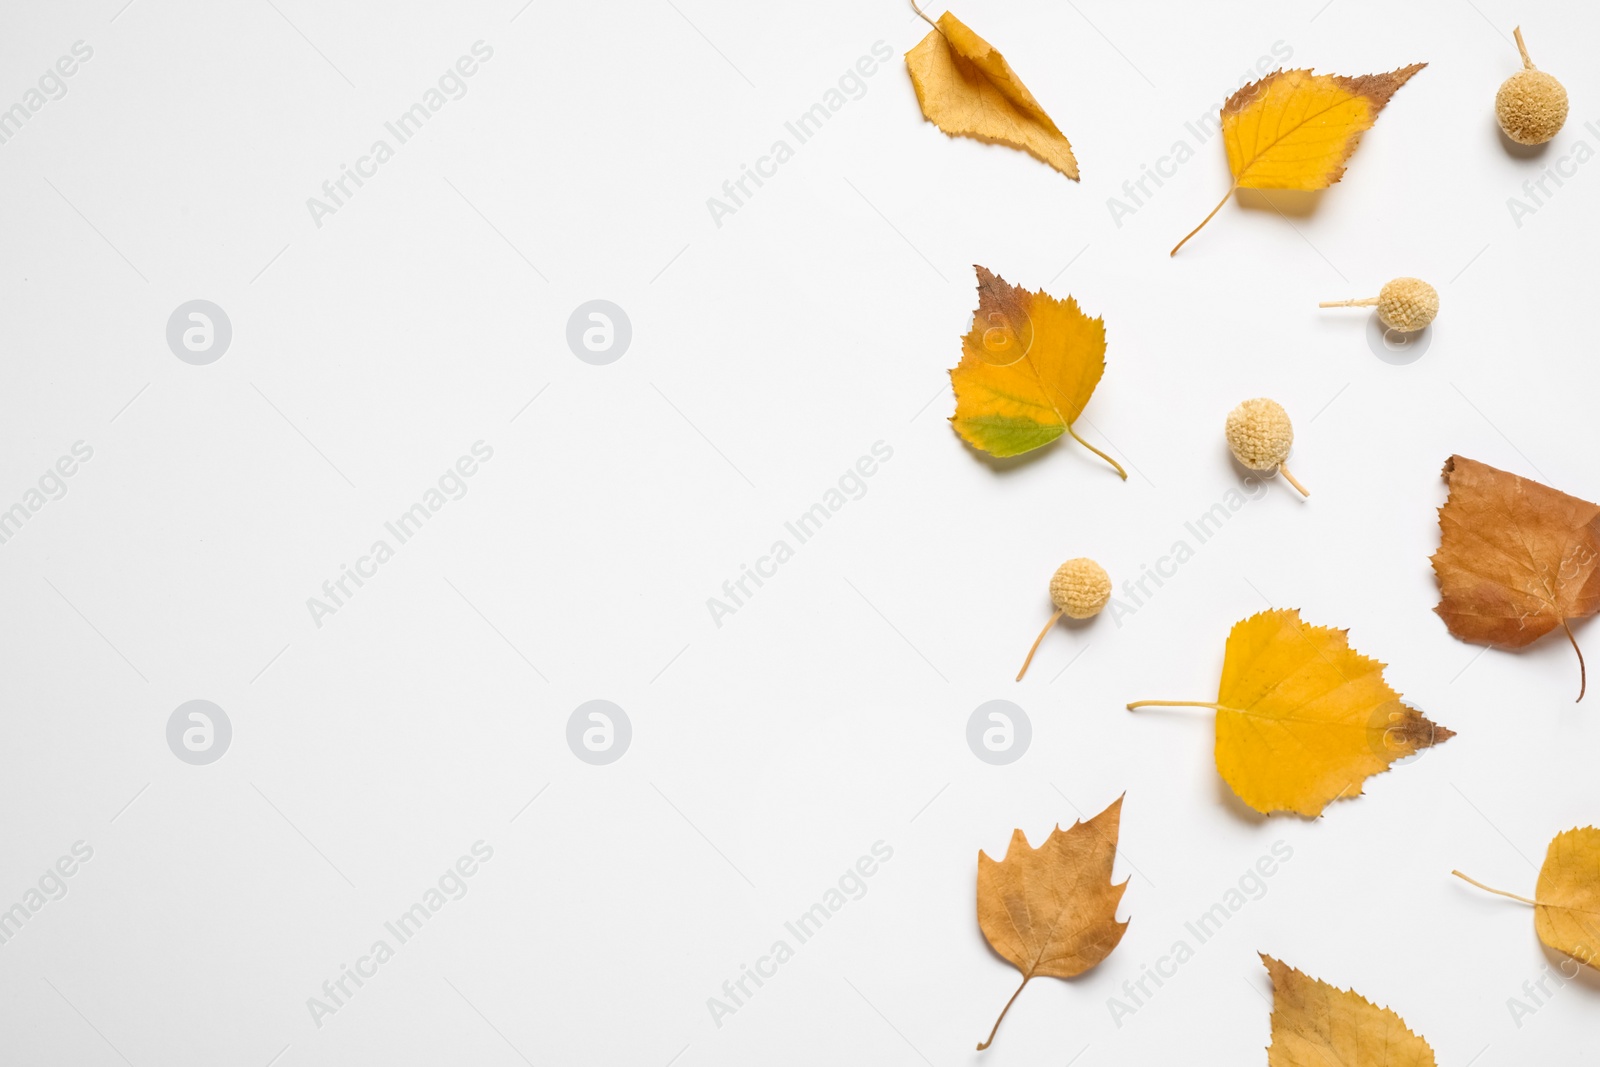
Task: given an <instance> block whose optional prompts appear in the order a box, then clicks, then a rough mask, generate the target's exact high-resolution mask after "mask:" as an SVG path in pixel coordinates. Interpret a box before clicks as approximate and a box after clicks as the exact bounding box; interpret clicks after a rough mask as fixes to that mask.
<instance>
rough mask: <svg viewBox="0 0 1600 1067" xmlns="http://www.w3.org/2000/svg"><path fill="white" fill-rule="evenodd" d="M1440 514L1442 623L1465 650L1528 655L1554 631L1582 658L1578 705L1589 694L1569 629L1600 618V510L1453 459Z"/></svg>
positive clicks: (1436, 563) (1437, 559) (1437, 556)
mask: <svg viewBox="0 0 1600 1067" xmlns="http://www.w3.org/2000/svg"><path fill="white" fill-rule="evenodd" d="M1444 480H1445V484H1447V485H1448V486H1449V487H1450V497H1449V499H1447V500H1446V501H1445V504H1444V507H1442V508H1440V509H1439V551H1437V552H1435V553H1434V554H1433V571H1434V574H1435V576H1437V578H1438V579H1439V605H1438V606H1437V607H1435V608H1434V609H1433V610H1434V611H1436V612H1438V613H1439V617H1440V618H1442V619H1443V620H1444V624H1445V625H1446V626H1447V627H1449V629H1450V632H1451V633H1452V634H1454V635H1455V636H1457V637H1459V638H1460V639H1461V640H1463V641H1471V642H1473V643H1474V644H1480V645H1494V646H1497V647H1499V648H1522V647H1524V646H1525V645H1529V644H1532V643H1533V642H1534V641H1537V640H1538V639H1539V638H1541V637H1543V636H1544V635H1545V634H1547V633H1550V632H1551V631H1552V630H1555V629H1558V628H1559V629H1561V630H1563V631H1565V632H1566V635H1567V639H1568V640H1570V641H1571V642H1572V648H1573V650H1574V651H1576V652H1577V653H1578V679H1579V680H1578V699H1579V700H1582V699H1583V693H1584V690H1585V689H1586V688H1588V671H1587V669H1586V668H1585V667H1584V665H1583V652H1582V650H1581V649H1579V648H1578V639H1577V638H1576V637H1574V636H1573V633H1572V627H1571V626H1570V625H1569V624H1568V622H1567V620H1568V619H1579V618H1583V617H1585V616H1588V615H1593V614H1594V613H1595V612H1597V611H1600V505H1596V504H1591V503H1589V502H1588V501H1587V500H1579V499H1578V498H1577V497H1575V496H1568V495H1567V494H1566V493H1563V492H1560V491H1559V490H1556V489H1552V488H1550V487H1549V486H1548V485H1540V484H1539V483H1538V482H1535V481H1530V480H1529V479H1527V478H1519V477H1518V476H1517V475H1515V474H1509V473H1507V472H1506V471H1502V470H1496V469H1495V468H1493V467H1491V466H1489V465H1488V464H1487V463H1479V462H1478V461H1477V460H1473V459H1467V458H1465V457H1463V456H1451V457H1450V458H1449V459H1448V460H1446V461H1445V464H1444Z"/></svg>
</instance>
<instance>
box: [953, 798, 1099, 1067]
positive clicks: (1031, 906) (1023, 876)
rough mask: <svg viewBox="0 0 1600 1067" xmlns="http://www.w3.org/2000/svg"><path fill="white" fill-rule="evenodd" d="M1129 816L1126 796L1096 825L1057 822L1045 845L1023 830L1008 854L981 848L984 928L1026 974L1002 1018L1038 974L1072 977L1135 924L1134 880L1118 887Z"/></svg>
mask: <svg viewBox="0 0 1600 1067" xmlns="http://www.w3.org/2000/svg"><path fill="white" fill-rule="evenodd" d="M1121 819H1122V798H1121V797H1118V798H1117V799H1116V800H1114V801H1113V802H1112V803H1111V806H1110V807H1108V808H1106V810H1105V811H1102V812H1101V813H1100V814H1099V815H1096V816H1095V817H1094V818H1092V819H1090V820H1089V821H1088V822H1075V823H1073V824H1072V826H1071V828H1070V829H1067V830H1062V829H1061V827H1060V826H1057V827H1056V828H1055V829H1054V830H1052V831H1051V832H1050V836H1049V837H1047V838H1045V840H1044V844H1042V845H1040V846H1039V847H1038V848H1032V847H1030V846H1029V845H1028V839H1027V837H1026V836H1025V835H1024V834H1023V832H1022V831H1021V830H1017V831H1014V832H1013V833H1012V835H1011V844H1010V846H1009V847H1007V849H1006V856H1005V859H1003V860H1000V861H998V862H996V861H995V860H992V859H990V858H989V857H988V856H987V855H985V854H984V853H982V852H979V853H978V926H979V927H980V928H981V929H982V930H983V936H984V937H985V938H986V939H987V940H988V942H989V945H990V947H991V948H993V949H994V950H995V951H996V952H998V953H999V954H1000V955H1001V956H1003V957H1005V959H1006V960H1008V961H1009V962H1010V963H1011V965H1012V966H1013V967H1015V968H1016V969H1017V970H1019V971H1021V972H1022V985H1019V986H1018V987H1017V992H1016V993H1013V994H1011V1000H1008V1001H1006V1006H1005V1008H1003V1009H1002V1010H1001V1012H1000V1018H999V1019H996V1020H995V1021H994V1029H993V1030H990V1031H989V1038H988V1040H987V1041H985V1042H983V1044H981V1045H979V1046H978V1048H979V1049H980V1050H982V1049H986V1048H988V1047H989V1044H990V1042H992V1041H993V1040H994V1035H995V1031H996V1030H999V1029H1000V1020H1001V1019H1004V1018H1005V1017H1006V1012H1007V1011H1010V1010H1011V1005H1012V1003H1013V1002H1015V1001H1016V999H1017V994H1018V993H1021V992H1022V990H1023V988H1024V987H1026V986H1027V984H1028V983H1029V982H1031V981H1032V980H1033V979H1035V978H1037V977H1039V976H1041V975H1045V976H1048V977H1051V978H1071V977H1073V976H1075V975H1079V974H1082V973H1083V972H1084V971H1087V970H1088V969H1089V968H1091V967H1093V966H1094V965H1095V964H1097V963H1099V962H1100V961H1101V960H1103V959H1105V958H1106V957H1107V956H1108V955H1110V954H1111V950H1112V949H1114V948H1116V947H1117V942H1119V941H1121V940H1122V933H1123V931H1124V930H1126V929H1127V928H1128V924H1127V922H1126V921H1123V922H1117V904H1118V903H1119V902H1120V901H1121V900H1122V893H1123V891H1124V890H1125V889H1127V888H1128V882H1127V880H1126V879H1124V880H1123V881H1122V883H1121V884H1120V885H1112V884H1111V863H1112V860H1113V859H1114V858H1115V857H1116V852H1117V835H1118V832H1119V830H1120V823H1121Z"/></svg>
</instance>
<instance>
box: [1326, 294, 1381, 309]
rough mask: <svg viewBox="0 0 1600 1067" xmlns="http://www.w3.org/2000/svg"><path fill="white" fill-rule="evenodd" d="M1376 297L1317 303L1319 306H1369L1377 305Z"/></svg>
mask: <svg viewBox="0 0 1600 1067" xmlns="http://www.w3.org/2000/svg"><path fill="white" fill-rule="evenodd" d="M1377 303H1378V298H1377V297H1375V296H1369V297H1367V298H1366V299H1365V300H1324V301H1323V302H1322V303H1320V304H1318V305H1317V307H1319V308H1369V307H1375V306H1377Z"/></svg>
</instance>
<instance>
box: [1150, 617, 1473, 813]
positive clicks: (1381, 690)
mask: <svg viewBox="0 0 1600 1067" xmlns="http://www.w3.org/2000/svg"><path fill="white" fill-rule="evenodd" d="M1348 635H1349V631H1347V630H1335V629H1331V628H1329V627H1326V626H1312V625H1311V624H1310V623H1307V622H1303V621H1301V619H1300V613H1299V612H1298V611H1296V610H1293V609H1289V610H1276V611H1263V612H1261V613H1259V614H1256V615H1252V616H1250V617H1249V618H1248V619H1245V620H1243V621H1242V622H1240V623H1238V624H1236V625H1235V626H1234V628H1233V630H1232V631H1231V632H1230V633H1229V634H1228V643H1227V648H1226V652H1225V654H1224V656H1223V663H1222V684H1221V685H1220V686H1219V687H1218V692H1217V700H1216V703H1214V704H1212V703H1207V702H1201V701H1167V700H1144V701H1136V702H1135V703H1132V704H1129V705H1128V707H1129V708H1130V709H1132V708H1138V707H1144V706H1152V705H1154V706H1163V705H1165V706H1175V705H1176V706H1197V707H1207V708H1212V709H1214V710H1215V711H1216V713H1217V725H1216V730H1217V740H1216V760H1217V771H1218V772H1219V773H1220V774H1221V775H1222V777H1223V779H1224V780H1225V781H1226V782H1227V783H1228V785H1229V786H1230V787H1231V788H1232V789H1233V791H1234V792H1235V793H1237V794H1238V796H1239V799H1240V800H1242V801H1244V802H1245V803H1246V804H1248V805H1250V807H1252V808H1254V809H1255V810H1256V811H1259V812H1261V813H1263V814H1271V813H1272V812H1275V811H1292V812H1295V813H1297V814H1300V815H1307V816H1310V815H1319V814H1321V813H1322V810H1323V809H1324V808H1326V807H1327V806H1328V805H1329V804H1331V803H1332V802H1333V801H1335V800H1337V799H1339V798H1340V797H1354V796H1359V795H1360V794H1361V783H1362V782H1363V781H1365V780H1366V779H1367V778H1368V777H1370V776H1372V775H1374V774H1379V773H1382V772H1383V771H1385V770H1388V768H1389V765H1390V764H1391V763H1393V762H1395V761H1396V760H1399V759H1403V758H1405V757H1406V756H1410V755H1414V754H1415V753H1417V752H1418V751H1420V750H1421V749H1424V748H1427V747H1429V746H1431V745H1436V744H1439V743H1440V742H1442V741H1445V740H1448V739H1449V738H1451V737H1454V736H1455V734H1454V733H1453V732H1452V731H1450V730H1447V729H1445V728H1444V727H1442V726H1438V725H1435V724H1434V723H1432V722H1430V721H1429V720H1428V719H1427V718H1426V717H1424V716H1423V714H1422V713H1421V712H1419V711H1417V709H1415V708H1413V707H1410V706H1408V705H1406V704H1405V703H1403V702H1402V701H1401V699H1400V694H1399V693H1397V692H1395V691H1394V690H1393V689H1391V688H1390V687H1389V684H1388V683H1387V682H1385V681H1384V679H1383V669H1384V664H1382V663H1380V662H1378V661H1377V660H1375V659H1368V658H1367V657H1366V656H1363V655H1362V654H1361V653H1359V652H1357V651H1356V650H1355V649H1353V648H1351V647H1350V642H1349V636H1348Z"/></svg>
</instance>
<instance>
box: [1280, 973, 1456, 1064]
mask: <svg viewBox="0 0 1600 1067" xmlns="http://www.w3.org/2000/svg"><path fill="white" fill-rule="evenodd" d="M1261 962H1262V963H1263V964H1265V965H1266V968H1267V973H1268V974H1270V975H1271V976H1272V1044H1271V1045H1270V1046H1269V1047H1268V1048H1267V1067H1335V1065H1337V1067H1435V1062H1434V1058H1433V1049H1431V1048H1429V1047H1428V1043H1427V1042H1426V1041H1424V1040H1423V1039H1422V1038H1421V1037H1419V1036H1418V1035H1416V1034H1414V1033H1412V1032H1411V1029H1410V1028H1409V1027H1408V1026H1406V1022H1405V1020H1404V1019H1402V1018H1400V1016H1398V1015H1396V1014H1395V1013H1394V1012H1392V1011H1390V1010H1389V1009H1388V1008H1380V1007H1379V1006H1378V1005H1376V1004H1374V1003H1372V1001H1370V1000H1368V999H1367V998H1366V997H1364V996H1362V995H1361V994H1359V993H1357V992H1355V991H1354V990H1350V989H1340V988H1339V987H1338V986H1334V985H1329V984H1328V983H1327V982H1322V981H1318V980H1317V979H1315V978H1312V977H1311V976H1310V975H1307V974H1306V973H1304V972H1303V971H1299V970H1296V969H1295V968H1293V967H1290V966H1289V965H1288V964H1286V963H1283V962H1281V961H1279V960H1275V959H1273V958H1272V957H1271V956H1268V955H1266V954H1265V953H1261Z"/></svg>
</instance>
